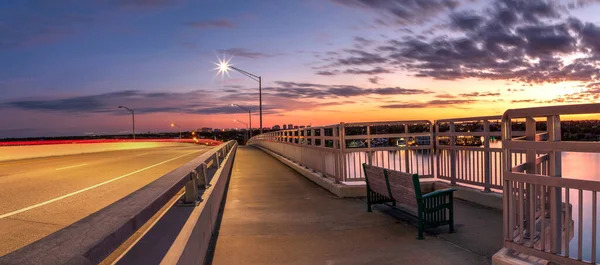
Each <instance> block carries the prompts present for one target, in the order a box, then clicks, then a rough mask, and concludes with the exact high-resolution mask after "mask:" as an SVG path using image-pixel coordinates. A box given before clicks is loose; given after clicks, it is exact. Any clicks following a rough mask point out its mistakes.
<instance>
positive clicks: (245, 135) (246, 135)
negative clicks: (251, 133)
mask: <svg viewBox="0 0 600 265" xmlns="http://www.w3.org/2000/svg"><path fill="white" fill-rule="evenodd" d="M233 121H236V122H239V123H241V124H244V125H246V128H248V124H247V123H245V122H243V121H240V120H237V119H233ZM246 137H248V134H244V138H246ZM245 140H246V142H248V138H246V139H245Z"/></svg>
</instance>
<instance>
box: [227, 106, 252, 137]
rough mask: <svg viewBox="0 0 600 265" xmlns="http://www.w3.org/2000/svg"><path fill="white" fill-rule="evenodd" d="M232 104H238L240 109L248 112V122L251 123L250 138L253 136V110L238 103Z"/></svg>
mask: <svg viewBox="0 0 600 265" xmlns="http://www.w3.org/2000/svg"><path fill="white" fill-rule="evenodd" d="M231 106H238V107H240V109H243V110H245V111H247V112H248V122H249V123H250V126H249V127H250V138H252V112H251V111H250V109H247V108H244V107H242V106H240V105H238V104H231Z"/></svg>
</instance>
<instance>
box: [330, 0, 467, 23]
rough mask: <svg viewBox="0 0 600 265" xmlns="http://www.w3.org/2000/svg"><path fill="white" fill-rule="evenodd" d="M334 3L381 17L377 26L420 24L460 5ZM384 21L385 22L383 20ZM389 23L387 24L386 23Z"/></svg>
mask: <svg viewBox="0 0 600 265" xmlns="http://www.w3.org/2000/svg"><path fill="white" fill-rule="evenodd" d="M331 1H333V2H334V3H337V4H340V5H343V6H347V7H353V8H361V9H365V10H370V11H374V12H377V13H379V14H380V15H381V16H380V18H378V19H377V20H376V23H377V24H379V25H388V24H390V23H394V24H400V25H411V24H422V23H424V22H426V21H428V20H429V19H430V18H432V17H435V16H436V15H438V14H440V13H442V12H446V11H448V10H453V9H454V8H456V7H457V6H459V5H460V2H459V1H457V0H331ZM384 19H385V20H384ZM388 22H389V23H388Z"/></svg>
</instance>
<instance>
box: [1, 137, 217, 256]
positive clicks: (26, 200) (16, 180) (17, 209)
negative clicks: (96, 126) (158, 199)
mask: <svg viewBox="0 0 600 265" xmlns="http://www.w3.org/2000/svg"><path fill="white" fill-rule="evenodd" d="M212 148H213V147H207V146H201V145H193V144H182V145H181V146H180V147H179V146H177V147H172V146H171V147H159V148H148V149H137V150H122V151H110V152H103V153H92V154H81V155H68V156H60V157H49V158H35V159H26V160H18V161H9V162H0V238H2V240H0V256H3V255H6V254H8V253H10V252H12V251H14V250H16V249H19V248H21V247H23V246H26V245H27V244H30V243H32V242H34V241H36V240H39V239H41V238H43V237H45V236H47V235H49V234H51V233H53V232H55V231H58V230H60V229H62V228H64V227H66V226H68V225H70V224H72V223H74V222H76V221H78V220H80V219H82V218H84V217H86V216H88V215H90V214H92V213H94V212H96V211H98V210H100V209H102V208H104V207H106V206H108V205H110V204H111V203H113V202H115V201H117V200H119V199H121V198H123V197H125V196H127V195H128V194H130V193H132V192H134V191H136V190H138V189H139V188H141V187H143V186H145V185H147V184H149V183H150V182H152V181H154V180H156V179H157V178H159V177H161V176H163V175H164V174H166V173H168V172H170V171H172V170H174V169H176V168H177V167H179V166H181V165H183V164H185V163H187V162H189V161H190V160H192V159H194V158H196V157H198V156H199V155H200V154H202V153H204V152H206V151H208V150H210V149H212Z"/></svg>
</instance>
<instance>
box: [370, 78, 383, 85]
mask: <svg viewBox="0 0 600 265" xmlns="http://www.w3.org/2000/svg"><path fill="white" fill-rule="evenodd" d="M382 79H383V78H381V77H379V76H374V77H371V78H369V82H371V84H375V85H378V84H379V81H381V80H382Z"/></svg>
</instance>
